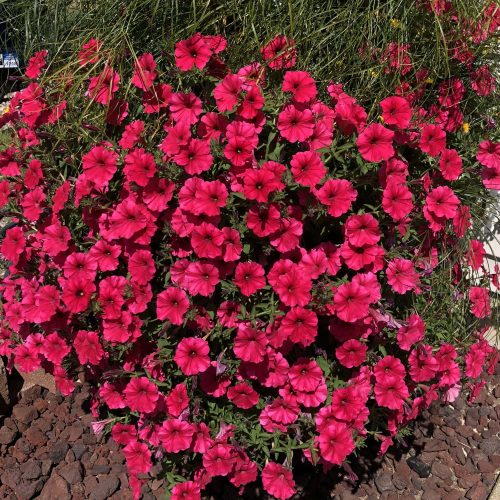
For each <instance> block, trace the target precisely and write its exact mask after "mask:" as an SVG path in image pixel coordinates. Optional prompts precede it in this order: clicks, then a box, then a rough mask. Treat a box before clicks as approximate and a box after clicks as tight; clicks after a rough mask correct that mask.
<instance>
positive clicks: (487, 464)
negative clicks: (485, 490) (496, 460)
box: [477, 460, 496, 474]
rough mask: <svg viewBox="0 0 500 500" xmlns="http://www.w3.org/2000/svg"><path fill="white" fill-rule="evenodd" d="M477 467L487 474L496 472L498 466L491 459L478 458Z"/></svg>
mask: <svg viewBox="0 0 500 500" xmlns="http://www.w3.org/2000/svg"><path fill="white" fill-rule="evenodd" d="M477 468H478V469H479V470H480V471H481V472H483V473H485V474H487V473H489V472H496V467H495V465H494V464H493V463H492V462H491V461H490V460H478V462H477Z"/></svg>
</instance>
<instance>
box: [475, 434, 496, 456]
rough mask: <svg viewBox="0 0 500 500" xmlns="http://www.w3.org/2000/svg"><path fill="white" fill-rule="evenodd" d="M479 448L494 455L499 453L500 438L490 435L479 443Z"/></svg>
mask: <svg viewBox="0 0 500 500" xmlns="http://www.w3.org/2000/svg"><path fill="white" fill-rule="evenodd" d="M479 449H480V450H481V451H482V452H484V453H486V454H487V455H495V454H496V453H500V439H499V438H498V437H491V438H488V439H485V440H484V441H482V442H481V443H479Z"/></svg>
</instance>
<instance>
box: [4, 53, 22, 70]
mask: <svg viewBox="0 0 500 500" xmlns="http://www.w3.org/2000/svg"><path fill="white" fill-rule="evenodd" d="M0 68H19V58H18V57H17V54H16V52H2V53H1V54H0Z"/></svg>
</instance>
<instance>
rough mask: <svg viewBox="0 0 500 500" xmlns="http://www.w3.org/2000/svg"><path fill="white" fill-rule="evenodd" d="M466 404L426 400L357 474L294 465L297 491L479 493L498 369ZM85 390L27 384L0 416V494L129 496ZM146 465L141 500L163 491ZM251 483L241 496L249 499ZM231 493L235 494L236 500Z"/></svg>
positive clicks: (362, 460)
mask: <svg viewBox="0 0 500 500" xmlns="http://www.w3.org/2000/svg"><path fill="white" fill-rule="evenodd" d="M487 389H488V390H487V391H483V394H482V395H481V396H480V398H479V400H478V401H477V403H476V404H475V405H472V406H469V405H467V403H466V402H465V401H464V400H463V399H462V398H460V399H458V400H457V401H455V402H454V403H453V404H452V405H447V406H439V405H436V406H433V407H431V409H430V411H429V412H428V414H424V415H423V417H424V418H423V421H422V423H421V424H419V425H418V426H417V428H416V430H415V432H414V435H413V436H410V437H408V438H405V442H404V443H399V446H397V447H394V448H395V449H393V450H391V453H388V454H387V455H386V456H385V457H383V458H381V459H380V458H377V457H376V453H377V450H376V449H375V448H373V447H372V448H370V447H367V448H365V449H364V450H363V453H362V454H361V456H360V457H359V458H358V459H355V460H352V463H351V467H352V470H353V472H354V473H355V475H357V476H358V479H357V480H352V479H350V478H349V475H348V474H347V473H346V471H343V470H342V471H340V472H339V470H338V469H337V470H335V471H332V472H330V473H329V474H328V475H326V476H325V475H319V474H318V473H316V472H315V471H314V470H313V469H312V468H308V466H307V465H300V464H297V465H298V467H296V472H295V478H296V481H297V484H298V488H299V494H298V495H297V498H307V499H315V500H322V499H329V498H334V499H340V500H347V499H352V498H365V499H369V500H372V499H373V500H378V499H388V500H390V499H408V500H410V499H411V500H414V499H420V498H422V499H424V500H434V499H435V500H438V499H446V500H460V499H464V498H465V499H469V500H485V499H486V498H487V497H488V495H489V492H490V491H491V489H492V487H493V485H494V483H495V479H496V474H497V473H498V472H500V370H499V371H497V375H496V376H495V377H493V378H492V380H491V381H490V382H489V384H488V386H487ZM88 398H89V394H88V389H87V388H86V386H82V387H80V388H79V389H78V390H77V391H75V394H73V395H72V396H71V397H70V398H67V399H63V398H62V397H61V396H59V395H54V394H50V393H48V392H47V391H46V390H45V389H42V388H40V387H33V388H31V389H29V390H28V391H26V392H24V393H23V394H22V397H21V399H20V401H18V402H17V403H16V405H15V406H14V408H13V411H12V414H11V415H10V416H9V417H5V418H3V420H0V424H1V425H0V498H5V499H19V500H28V499H31V498H39V499H42V500H53V499H57V500H69V499H75V500H78V499H84V498H90V499H93V500H105V499H112V500H129V499H131V498H132V495H131V493H130V489H129V486H128V480H127V474H126V468H125V463H124V459H123V456H122V454H121V452H120V451H119V447H118V445H117V444H116V443H114V442H113V440H111V439H110V440H108V441H100V440H98V438H97V437H96V436H95V435H94V434H93V432H92V430H91V427H90V423H91V422H92V420H93V418H92V416H91V415H90V414H89V409H88ZM160 476H161V471H160V469H159V467H156V468H155V469H154V470H153V471H152V473H151V474H150V477H149V478H148V480H147V481H146V484H145V485H144V487H143V497H142V498H143V499H148V500H154V499H160V498H165V486H164V483H163V480H161V479H158V477H160ZM208 493H209V495H210V496H209V498H212V499H214V500H220V499H233V498H238V496H237V494H236V493H237V492H236V490H235V489H233V488H230V487H228V485H227V483H225V482H224V483H222V482H219V481H215V482H214V484H213V485H212V486H211V488H210V491H209V492H208ZM260 497H261V491H260V490H259V489H258V488H257V487H255V488H252V489H250V490H248V491H247V493H246V494H245V495H244V497H243V498H247V499H256V498H260ZM240 498H241V497H240Z"/></svg>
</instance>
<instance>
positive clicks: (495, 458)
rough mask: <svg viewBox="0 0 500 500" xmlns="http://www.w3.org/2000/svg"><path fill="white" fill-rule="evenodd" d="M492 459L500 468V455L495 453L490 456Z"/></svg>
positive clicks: (496, 467)
mask: <svg viewBox="0 0 500 500" xmlns="http://www.w3.org/2000/svg"><path fill="white" fill-rule="evenodd" d="M490 461H491V463H492V464H493V465H494V466H495V469H496V470H499V469H500V455H493V456H492V457H490Z"/></svg>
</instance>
